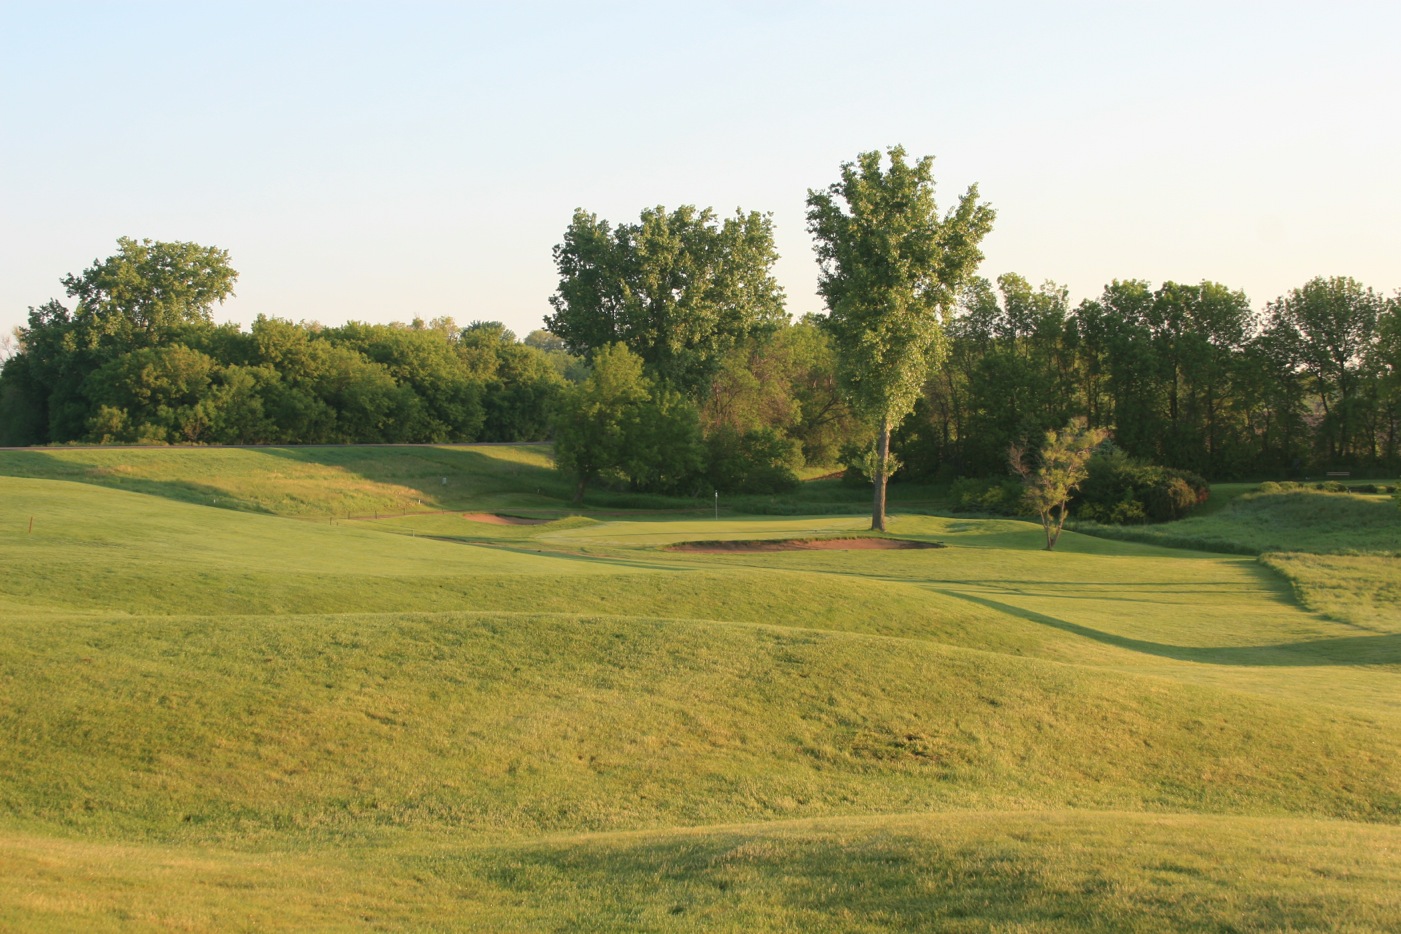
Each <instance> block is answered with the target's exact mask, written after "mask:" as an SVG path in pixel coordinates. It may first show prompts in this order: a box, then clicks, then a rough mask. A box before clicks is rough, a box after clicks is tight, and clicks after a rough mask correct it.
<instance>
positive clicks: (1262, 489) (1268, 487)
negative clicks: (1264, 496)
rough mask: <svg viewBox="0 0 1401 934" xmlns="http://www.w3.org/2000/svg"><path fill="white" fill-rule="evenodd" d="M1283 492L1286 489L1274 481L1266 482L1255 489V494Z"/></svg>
mask: <svg viewBox="0 0 1401 934" xmlns="http://www.w3.org/2000/svg"><path fill="white" fill-rule="evenodd" d="M1283 490H1284V487H1282V486H1280V485H1279V484H1278V483H1275V482H1274V481H1273V480H1266V481H1265V482H1264V483H1262V484H1260V485H1259V486H1257V487H1256V488H1255V492H1257V493H1280V492H1283Z"/></svg>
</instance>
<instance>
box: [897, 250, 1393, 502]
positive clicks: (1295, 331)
mask: <svg viewBox="0 0 1401 934" xmlns="http://www.w3.org/2000/svg"><path fill="white" fill-rule="evenodd" d="M947 338H948V347H949V353H948V358H947V361H946V364H945V366H943V367H942V368H941V369H940V370H939V371H938V372H936V373H932V374H930V378H929V379H928V381H927V382H926V384H925V387H924V395H923V398H922V399H921V401H920V404H919V406H918V407H917V411H916V413H915V416H914V417H912V418H911V419H909V420H908V421H907V422H906V423H905V424H904V426H903V428H902V431H901V432H899V433H898V434H897V439H896V448H897V450H898V451H899V452H900V454H901V456H902V458H903V460H904V463H905V465H906V471H907V476H911V475H914V476H947V477H957V476H988V475H996V474H1000V473H1002V472H1004V470H1005V466H1004V465H1005V463H1006V452H1007V450H1008V446H1009V445H1010V444H1013V443H1016V442H1017V441H1019V440H1020V439H1023V438H1027V437H1039V436H1040V435H1042V434H1043V433H1044V432H1046V431H1049V430H1053V429H1056V428H1059V427H1061V426H1064V425H1066V424H1067V423H1069V422H1071V421H1075V420H1083V421H1084V422H1085V424H1087V425H1088V426H1089V427H1091V428H1106V429H1109V430H1110V431H1111V433H1112V438H1113V442H1114V444H1115V445H1116V447H1117V448H1118V449H1119V450H1121V451H1122V452H1124V453H1125V454H1127V455H1128V456H1130V457H1133V458H1137V459H1140V460H1142V461H1145V462H1149V463H1152V464H1159V465H1163V466H1167V467H1175V468H1181V469H1184V470H1189V471H1193V472H1195V473H1198V474H1201V475H1203V476H1206V477H1208V478H1210V479H1213V480H1224V479H1232V478H1243V477H1263V476H1291V475H1295V474H1303V473H1309V472H1321V471H1331V470H1360V471H1368V470H1378V471H1381V470H1385V471H1394V470H1396V469H1397V467H1398V466H1401V437H1398V428H1401V300H1398V299H1397V298H1395V297H1393V298H1387V297H1385V296H1383V295H1380V294H1378V293H1377V292H1375V291H1374V290H1372V289H1370V288H1366V287H1364V286H1362V285H1360V284H1359V283H1357V282H1355V281H1353V280H1352V279H1347V278H1317V279H1313V280H1310V281H1309V282H1307V283H1305V284H1304V285H1303V286H1301V287H1299V288H1297V289H1294V290H1292V291H1290V292H1289V293H1288V294H1287V295H1285V296H1283V297H1281V298H1280V299H1278V300H1276V301H1273V302H1270V303H1268V304H1267V305H1266V306H1265V307H1264V309H1263V311H1261V312H1256V311H1254V310H1252V307H1251V304H1250V302H1249V300H1248V299H1247V298H1246V296H1245V295H1244V294H1243V293H1242V292H1240V291H1238V290H1233V289H1230V288H1229V287H1227V286H1224V285H1220V284H1218V283H1213V282H1203V283H1199V284H1196V285H1183V284H1180V283H1174V282H1167V283H1163V284H1162V285H1161V286H1159V287H1158V288H1156V289H1154V288H1152V287H1151V286H1150V285H1149V284H1148V283H1146V282H1142V281H1138V280H1124V281H1115V282H1112V283H1110V284H1109V285H1108V286H1107V287H1106V288H1105V289H1104V291H1103V293H1102V294H1101V295H1100V296H1099V297H1098V298H1095V299H1091V300H1087V301H1084V302H1081V303H1080V304H1079V305H1078V306H1077V307H1075V308H1073V309H1072V308H1071V307H1069V304H1068V301H1067V296H1066V292H1065V290H1064V289H1062V288H1059V287H1057V286H1055V285H1052V284H1046V285H1043V286H1041V287H1040V288H1033V287H1031V285H1030V284H1029V283H1027V282H1026V280H1024V279H1022V278H1021V277H1019V276H1015V275H1004V276H1002V277H1001V278H999V279H998V281H997V284H996V286H993V284H991V283H989V282H987V281H984V280H978V281H976V282H975V283H974V284H973V285H972V286H971V287H970V288H969V289H967V291H966V292H965V294H964V296H963V298H962V301H961V303H960V309H959V312H958V314H957V315H956V316H955V317H954V318H953V320H952V321H951V322H950V323H949V326H948V328H947Z"/></svg>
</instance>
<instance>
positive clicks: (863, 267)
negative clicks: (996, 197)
mask: <svg viewBox="0 0 1401 934" xmlns="http://www.w3.org/2000/svg"><path fill="white" fill-rule="evenodd" d="M888 155H889V167H888V168H883V167H882V158H881V154H880V153H879V152H874V151H873V152H865V153H862V154H861V155H860V156H858V157H857V160H856V162H848V163H844V164H843V165H842V167H841V178H840V180H839V181H837V182H834V183H833V184H832V185H831V186H829V187H828V188H826V189H824V190H809V192H808V200H807V203H808V230H809V231H810V232H811V233H812V235H813V237H814V239H815V241H816V244H815V249H816V251H817V258H818V262H819V265H820V267H821V269H820V274H819V278H818V291H819V292H820V293H821V295H822V297H823V299H825V301H826V303H827V307H828V309H829V311H830V314H829V316H828V319H827V327H828V329H829V330H830V332H831V334H832V335H833V337H834V339H835V343H836V349H837V367H838V373H839V375H840V378H841V381H842V385H843V386H844V387H845V389H846V392H847V394H848V396H849V398H850V399H851V401H852V403H853V404H854V405H855V407H856V409H857V411H858V412H861V413H862V414H863V415H865V416H866V417H867V418H869V419H870V420H871V421H873V422H874V423H875V426H876V429H877V448H876V452H875V458H874V461H873V470H872V474H873V480H874V485H875V498H874V504H873V508H872V515H871V527H872V528H873V529H877V530H884V529H885V483H886V477H887V474H888V473H889V469H888V467H889V464H890V432H891V430H892V429H893V428H894V427H896V426H898V424H899V423H900V422H901V421H902V420H903V419H904V418H905V416H907V415H908V414H909V413H910V411H911V410H912V409H913V408H914V405H915V400H916V399H917V398H918V397H919V395H920V390H921V389H922V387H923V386H924V383H925V380H926V379H928V378H929V376H930V373H931V370H932V369H933V366H934V365H935V364H936V363H937V362H938V361H939V359H940V357H941V355H942V351H943V346H942V343H941V340H940V338H941V323H942V318H943V316H944V315H945V314H946V313H947V312H949V311H950V310H951V309H952V306H953V304H954V300H955V298H956V297H957V295H958V292H959V288H960V286H961V285H962V284H963V283H964V282H965V281H967V279H968V278H969V277H970V276H971V275H972V274H973V272H974V271H975V270H976V269H977V266H978V263H979V262H981V261H982V256H983V254H982V252H981V250H980V249H979V244H980V243H981V241H982V239H983V237H984V236H986V235H987V233H988V231H990V230H991V229H992V221H993V217H994V213H993V210H992V208H990V207H989V206H988V205H986V204H984V203H981V202H979V201H978V190H977V186H973V187H970V188H969V189H968V191H967V192H966V193H965V194H964V195H963V197H962V198H960V199H959V202H958V204H957V205H956V206H955V207H954V208H953V209H952V210H951V211H950V212H949V213H948V214H946V215H945V216H943V217H940V216H939V213H938V208H937V206H936V204H935V200H934V178H933V169H932V167H933V164H934V160H933V157H931V156H925V157H923V158H921V159H918V160H916V161H914V162H909V161H907V159H906V157H905V150H904V149H903V148H902V147H900V146H895V147H892V148H891V149H890V150H889V152H888Z"/></svg>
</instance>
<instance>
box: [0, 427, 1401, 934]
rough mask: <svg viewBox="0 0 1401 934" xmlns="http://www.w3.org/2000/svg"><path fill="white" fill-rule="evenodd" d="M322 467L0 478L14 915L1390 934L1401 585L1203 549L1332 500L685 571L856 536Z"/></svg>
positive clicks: (41, 926)
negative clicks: (531, 519)
mask: <svg viewBox="0 0 1401 934" xmlns="http://www.w3.org/2000/svg"><path fill="white" fill-rule="evenodd" d="M327 451H328V452H329V453H326V452H321V451H319V450H318V451H316V452H301V454H300V455H299V456H298V457H292V458H289V457H284V456H283V455H281V454H276V453H273V452H270V451H242V450H233V451H171V450H162V451H142V450H139V449H137V450H125V451H124V450H107V451H96V452H93V451H54V452H42V453H40V454H35V453H34V452H3V453H0V474H3V473H4V472H6V471H8V472H10V473H19V474H25V475H27V477H26V478H19V477H9V478H5V477H3V476H0V562H3V566H4V567H5V568H6V570H7V573H6V574H5V575H3V576H0V736H3V737H4V742H3V743H0V926H4V927H13V928H21V929H36V930H45V929H52V930H68V929H74V928H84V929H93V930H104V929H172V928H174V929H185V930H228V929H266V928H270V927H283V928H286V929H327V930H339V929H350V928H356V929H366V928H368V929H385V930H388V929H422V930H450V929H451V930H484V929H485V930H529V929H541V928H545V929H563V928H571V929H582V930H703V929H719V930H736V929H746V930H748V929H752V930H765V929H772V930H796V929H818V930H880V929H910V928H934V929H938V928H949V929H956V930H957V929H963V930H1003V929H1009V928H1012V929H1015V928H1018V927H1020V928H1021V929H1025V930H1082V929H1099V930H1124V929H1133V930H1154V929H1180V928H1184V927H1187V928H1196V929H1201V930H1223V931H1224V930H1251V929H1293V930H1324V929H1338V928H1344V929H1352V930H1387V929H1392V928H1395V927H1397V926H1398V924H1401V905H1398V903H1397V895H1396V893H1397V891H1398V886H1397V882H1398V880H1401V852H1399V851H1398V846H1401V841H1399V840H1398V838H1397V836H1396V834H1397V825H1398V824H1401V690H1398V684H1399V683H1401V682H1398V680H1397V679H1398V678H1401V622H1398V621H1397V618H1396V614H1395V609H1394V602H1395V601H1394V594H1395V593H1396V587H1397V583H1396V582H1397V575H1396V574H1395V561H1396V560H1397V559H1395V558H1389V557H1379V556H1378V555H1376V554H1366V553H1361V554H1357V555H1341V554H1333V555H1286V556H1270V557H1267V558H1265V559H1263V560H1257V559H1256V558H1254V557H1238V556H1231V555H1226V554H1221V553H1219V552H1215V551H1211V550H1203V549H1211V548H1212V547H1213V546H1214V545H1215V544H1216V541H1217V540H1216V539H1214V538H1212V537H1211V535H1219V536H1227V535H1228V534H1229V533H1230V530H1231V523H1233V522H1237V523H1238V524H1239V539H1238V542H1237V544H1238V545H1239V547H1240V548H1241V550H1254V549H1255V548H1256V546H1258V545H1259V544H1260V543H1261V542H1266V541H1268V540H1269V536H1268V535H1267V534H1266V532H1269V534H1275V535H1281V534H1286V533H1281V532H1280V529H1281V528H1285V527H1286V526H1288V527H1289V528H1290V529H1291V530H1292V531H1291V532H1289V533H1287V534H1296V533H1297V532H1299V531H1300V529H1304V530H1307V529H1309V528H1311V527H1312V525H1318V524H1320V523H1322V524H1321V525H1320V527H1319V529H1318V531H1319V535H1318V536H1316V537H1315V539H1314V541H1316V542H1317V543H1318V544H1319V545H1320V548H1323V547H1327V548H1334V549H1336V550H1337V551H1340V552H1341V551H1345V550H1348V549H1349V548H1351V549H1352V550H1354V551H1358V552H1366V551H1367V550H1368V549H1371V548H1375V547H1378V543H1379V542H1380V543H1382V544H1384V543H1385V542H1386V541H1387V539H1386V538H1385V535H1386V532H1385V530H1384V529H1382V528H1381V526H1380V525H1369V524H1367V522H1365V521H1362V520H1361V519H1359V516H1360V515H1361V513H1359V514H1358V515H1353V514H1351V513H1349V514H1348V515H1346V516H1344V517H1343V518H1341V519H1337V520H1336V521H1333V522H1332V523H1331V524H1329V523H1327V522H1323V520H1321V519H1319V517H1318V514H1317V513H1315V512H1310V511H1309V510H1308V509H1304V508H1303V506H1302V505H1301V504H1298V503H1286V504H1284V505H1283V506H1278V505H1269V504H1266V506H1267V507H1268V510H1266V508H1265V507H1262V506H1261V505H1260V504H1259V503H1258V502H1257V501H1258V500H1262V499H1268V497H1254V496H1249V495H1243V496H1242V497H1240V498H1239V500H1238V502H1236V504H1235V505H1232V506H1227V507H1225V508H1223V509H1221V510H1220V511H1219V512H1218V513H1217V514H1216V515H1213V516H1207V517H1203V519H1202V521H1203V522H1205V521H1206V520H1211V522H1212V523H1214V525H1211V526H1210V527H1209V529H1208V531H1210V532H1211V535H1204V534H1201V532H1200V529H1198V531H1197V532H1194V533H1193V535H1195V536H1197V537H1195V538H1191V540H1192V541H1194V542H1195V543H1196V546H1197V549H1196V550H1183V549H1174V548H1165V547H1161V543H1162V541H1165V540H1166V539H1160V540H1159V542H1158V543H1152V542H1147V543H1130V542H1122V541H1112V540H1108V539H1105V538H1100V537H1092V536H1087V535H1079V534H1075V533H1067V535H1066V536H1065V537H1064V538H1063V539H1062V543H1061V546H1060V548H1059V549H1058V551H1057V552H1055V553H1052V554H1047V553H1045V552H1044V551H1042V550H1041V541H1040V530H1039V528H1038V527H1036V526H1033V525H1031V524H1029V523H1025V522H1017V521H1006V520H987V521H982V520H969V519H946V518H940V517H937V516H927V515H920V514H915V513H913V512H912V511H906V512H904V513H903V514H899V515H897V517H896V519H895V520H894V522H893V524H892V534H893V535H896V536H898V537H906V538H913V539H920V540H927V541H942V542H944V543H945V544H946V545H947V546H948V547H946V548H943V549H937V550H926V551H913V552H841V551H828V552H792V553H765V554H750V555H745V554H727V555H696V554H682V553H674V552H668V551H666V550H665V546H666V545H667V544H669V543H672V542H676V541H685V540H696V539H716V538H734V539H756V538H766V537H770V538H772V537H779V538H789V537H814V536H817V537H834V536H835V537H840V536H845V535H851V534H855V533H857V532H859V531H861V529H862V527H863V526H864V524H865V523H864V521H863V520H862V519H861V518H860V517H857V516H853V515H845V516H843V515H835V516H826V517H818V518H813V517H808V518H801V517H796V516H795V517H782V518H780V517H765V518H742V517H735V516H733V515H729V516H722V518H721V519H719V520H718V521H717V520H715V519H713V518H702V517H701V515H694V514H693V515H690V516H685V515H675V514H673V515H668V516H656V515H652V516H638V515H634V516H630V517H620V516H611V515H607V514H606V513H605V512H595V513H594V514H593V516H592V517H591V518H581V517H574V518H562V519H559V518H557V519H556V521H552V522H550V523H547V524H544V525H536V526H498V525H487V524H484V523H478V522H472V521H469V520H467V519H464V518H462V515H461V513H463V512H496V511H500V512H523V513H526V514H534V515H541V516H545V517H550V516H554V517H562V516H564V515H565V513H566V511H567V510H566V509H564V508H563V507H562V503H563V496H565V495H567V491H563V490H561V489H559V488H553V489H552V488H549V487H547V486H545V485H543V484H539V485H535V484H534V480H535V479H536V478H543V477H544V474H547V473H549V471H548V469H547V467H546V466H545V462H544V461H543V460H542V457H543V454H542V453H541V451H540V449H538V448H529V447H527V448H509V447H507V448H489V449H477V450H471V449H446V448H444V449H375V450H371V451H364V450H358V451H338V450H336V449H327ZM18 455H26V456H25V457H19V459H18V460H16V459H15V457H16V456H18ZM28 455H33V456H32V457H31V456H28ZM303 455H305V456H303ZM466 455H472V456H471V457H467V456H466ZM6 457H9V458H10V459H9V460H5V459H4V458H6ZM160 458H166V460H160ZM478 458H480V459H478ZM180 459H184V463H183V465H182V464H181V463H180ZM447 465H454V468H455V469H458V470H460V475H457V474H454V475H451V476H450V483H449V484H448V485H447V486H448V493H446V494H443V493H441V491H439V497H440V498H437V499H431V498H430V499H424V506H423V510H422V512H421V513H419V514H417V515H410V516H407V517H402V518H401V517H395V518H392V519H381V520H379V521H374V520H369V521H353V522H352V521H340V520H338V521H334V522H333V521H331V520H330V519H328V518H327V516H329V514H330V513H331V512H333V511H335V510H334V509H333V508H331V507H335V508H340V507H345V508H346V509H347V510H348V511H356V510H359V509H360V508H361V507H362V506H364V505H369V506H371V508H372V509H373V508H375V504H377V503H386V502H388V503H392V502H394V501H395V500H394V497H395V496H400V497H407V496H413V498H414V499H415V500H418V499H422V498H424V496H425V495H431V494H430V491H431V489H432V485H433V482H434V481H435V472H436V471H441V470H442V469H444V468H445V466H447ZM128 468H129V469H128ZM46 471H47V473H46ZM94 471H96V472H94ZM191 478H197V479H191ZM74 481H77V482H74ZM436 482H437V484H438V486H440V487H441V486H443V484H442V483H441V475H437V476H436ZM830 482H831V481H819V484H820V483H830ZM814 486H815V485H814ZM833 490H835V487H834V488H833ZM395 491H407V492H395ZM858 492H859V491H858ZM216 495H217V496H219V497H221V502H220V503H219V506H220V507H224V506H228V505H230V503H229V502H227V501H224V500H223V498H224V497H229V498H230V499H231V500H232V505H233V506H234V507H235V508H231V509H226V508H211V507H212V506H213V503H212V498H213V497H214V496H216ZM804 495H805V496H812V497H815V498H820V497H821V496H827V495H835V493H834V492H832V491H827V492H823V491H822V489H820V488H819V489H818V490H817V491H816V492H814V493H811V494H808V493H805V494H804ZM1313 495H1317V496H1322V495H1323V494H1313ZM206 498H207V499H206ZM1353 500H1356V501H1357V502H1360V503H1361V504H1362V505H1363V506H1366V505H1367V503H1368V501H1367V500H1366V499H1365V498H1360V497H1349V496H1341V495H1336V494H1334V495H1330V496H1329V502H1334V503H1337V502H1342V503H1348V502H1352V501H1353ZM672 505H673V506H674V505H676V503H675V502H673V503H672ZM790 505H791V504H790ZM429 506H432V507H433V508H434V509H445V510H446V509H451V510H452V512H444V513H442V514H438V515H430V514H428V512H429ZM1347 508H1352V507H1347ZM1358 508H1361V507H1358ZM1391 508H1392V509H1393V510H1394V506H1392V507H1391ZM1275 510H1280V511H1279V512H1277V513H1274V514H1277V515H1280V516H1285V519H1284V520H1280V521H1279V522H1276V523H1275V525H1273V526H1271V525H1269V523H1267V522H1265V521H1264V519H1263V518H1262V515H1263V513H1264V512H1265V511H1275ZM383 511H384V512H389V511H391V510H389V509H385V510H383ZM407 511H408V512H416V510H407ZM836 511H837V512H840V510H836ZM898 512H899V510H897V513H898ZM259 513H262V514H259ZM270 513H271V514H270ZM702 515H703V514H702ZM31 516H32V517H33V518H34V525H33V530H32V531H30V530H29V526H28V520H29V518H30V517H31ZM289 516H290V518H289ZM297 517H300V518H297ZM318 517H319V518H318ZM1233 517H1234V518H1233ZM1290 523H1292V525H1289V524H1290ZM1178 525H1181V524H1180V523H1179V524H1178ZM1347 527H1352V528H1354V529H1355V532H1356V534H1354V535H1353V537H1352V539H1351V545H1347V543H1346V541H1345V540H1346V538H1347V536H1346V528H1347ZM1168 528H1169V529H1170V528H1171V527H1168ZM1262 529H1263V530H1265V531H1262ZM1189 531H1190V529H1189ZM386 533H390V534H386ZM1223 540H1224V539H1223ZM468 542H471V543H468ZM1247 544H1248V545H1249V546H1250V547H1249V548H1247V547H1246V545H1247ZM1291 582H1292V583H1291ZM1300 601H1302V602H1303V604H1304V606H1301V605H1300Z"/></svg>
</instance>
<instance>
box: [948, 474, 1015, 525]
mask: <svg viewBox="0 0 1401 934" xmlns="http://www.w3.org/2000/svg"><path fill="white" fill-rule="evenodd" d="M951 492H952V494H953V500H954V508H955V509H957V510H958V511H959V512H981V513H988V514H989V515H994V516H1024V515H1026V514H1027V512H1028V510H1027V508H1026V506H1025V505H1024V504H1023V502H1022V495H1023V493H1025V489H1024V488H1023V487H1022V484H1021V481H1019V480H1014V479H1012V478H1010V477H1002V478H991V479H988V478H983V479H972V478H963V479H960V480H955V481H954V483H953V489H952V491H951Z"/></svg>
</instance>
